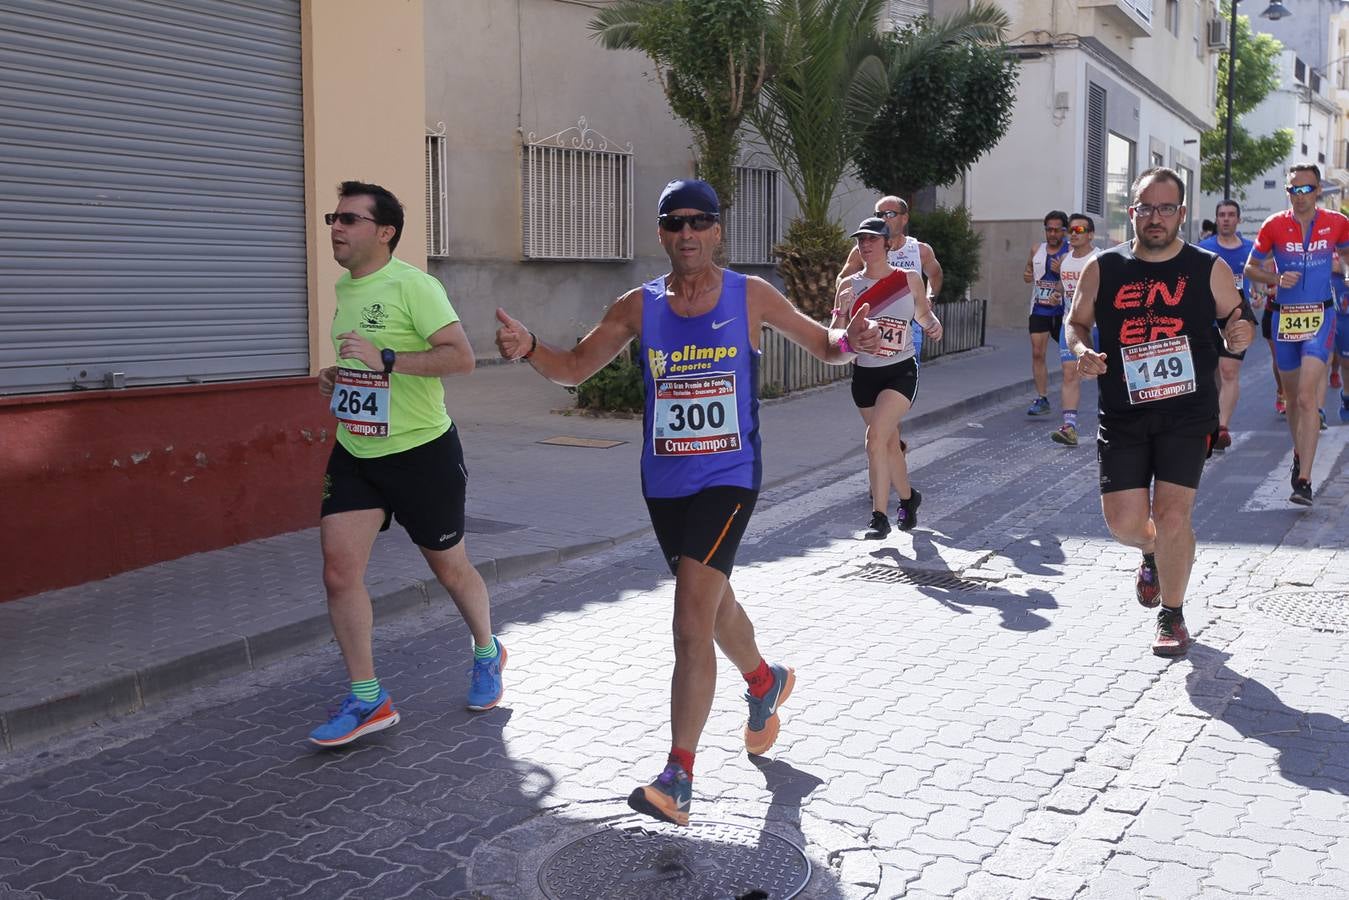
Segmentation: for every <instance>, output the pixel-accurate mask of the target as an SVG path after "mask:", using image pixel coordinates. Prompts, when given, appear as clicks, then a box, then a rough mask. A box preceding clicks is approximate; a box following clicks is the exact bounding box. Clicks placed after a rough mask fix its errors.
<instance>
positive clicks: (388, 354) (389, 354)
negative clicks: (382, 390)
mask: <svg viewBox="0 0 1349 900" xmlns="http://www.w3.org/2000/svg"><path fill="white" fill-rule="evenodd" d="M379 358H380V359H381V360H383V361H384V374H385V375H388V374H389V373H390V372H392V371H393V364H394V362H395V361H396V360H397V359H398V354H397V353H394V352H393V350H391V349H390V348H388V347H385V348H384V349H383V350H381V351H379Z"/></svg>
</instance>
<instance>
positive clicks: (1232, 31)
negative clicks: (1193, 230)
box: [1223, 0, 1293, 200]
mask: <svg viewBox="0 0 1349 900" xmlns="http://www.w3.org/2000/svg"><path fill="white" fill-rule="evenodd" d="M1230 2H1231V4H1232V5H1231V8H1230V12H1231V20H1230V21H1229V23H1228V28H1227V31H1228V34H1227V40H1228V45H1227V149H1226V151H1225V152H1224V153H1223V199H1224V200H1231V199H1232V91H1233V89H1234V88H1235V84H1234V83H1233V82H1234V79H1235V74H1234V73H1235V72H1236V66H1237V4H1238V3H1240V2H1241V0H1230ZM1292 14H1293V12H1292V10H1290V9H1289V8H1288V7H1286V6H1284V5H1283V4H1282V3H1280V2H1279V0H1271V3H1270V4H1269V6H1268V7H1267V8H1266V9H1265V11H1264V12H1262V13H1261V14H1260V16H1261V17H1262V18H1265V19H1269V20H1270V21H1272V22H1277V21H1279V20H1280V19H1282V18H1283V17H1284V16H1291V15H1292Z"/></svg>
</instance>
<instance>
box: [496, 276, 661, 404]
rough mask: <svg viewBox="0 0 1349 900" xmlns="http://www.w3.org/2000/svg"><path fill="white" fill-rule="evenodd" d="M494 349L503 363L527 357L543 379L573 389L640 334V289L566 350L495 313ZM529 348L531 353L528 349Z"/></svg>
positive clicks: (502, 313) (501, 311)
mask: <svg viewBox="0 0 1349 900" xmlns="http://www.w3.org/2000/svg"><path fill="white" fill-rule="evenodd" d="M497 321H499V322H500V323H501V327H500V328H498V329H497V337H496V342H497V349H498V350H500V351H501V355H502V357H503V358H505V359H523V358H525V357H526V356H528V357H529V364H530V365H532V366H533V367H534V369H535V370H536V371H537V372H538V373H539V374H540V375H542V376H543V377H544V378H547V379H548V380H549V381H552V382H555V383H557V384H560V385H564V386H566V387H575V386H576V385H578V384H580V383H581V382H583V381H585V380H586V379H587V378H589V377H590V376H591V375H594V374H595V373H596V372H598V371H599V370H600V369H602V368H604V367H605V366H606V365H608V363H609V361H610V360H612V359H613V358H614V357H615V356H617V355H618V354H619V353H621V352H622V351H623V348H624V347H626V346H627V345H628V342H629V341H631V340H632V339H633V338H635V337H636V336H637V335H638V334H640V333H641V330H642V289H641V288H633V289H632V290H630V291H628V292H627V293H626V294H624V295H623V296H622V297H619V298H618V299H617V300H616V301H614V303H613V304H612V305H611V306H610V307H609V308H608V309H607V310H605V311H604V317H603V318H601V319H600V323H599V324H598V325H596V326H595V327H594V328H592V329H591V330H590V333H589V334H587V335H586V336H585V337H583V338H581V341H580V343H578V344H577V345H576V346H575V347H572V348H570V349H568V350H559V349H557V348H556V347H552V346H549V345H548V344H545V343H544V342H543V341H540V340H538V339H537V338H536V337H535V335H534V334H533V333H532V332H531V331H530V330H529V329H528V328H526V327H525V326H524V323H522V322H520V321H518V320H517V319H513V318H511V317H510V315H508V314H507V313H506V311H505V310H504V309H500V308H498V309H497ZM531 347H532V348H533V350H532V351H531V349H530V348H531Z"/></svg>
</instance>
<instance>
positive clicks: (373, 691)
mask: <svg viewBox="0 0 1349 900" xmlns="http://www.w3.org/2000/svg"><path fill="white" fill-rule="evenodd" d="M351 692H352V693H353V694H355V695H356V699H357V700H359V701H361V702H362V703H374V702H375V701H376V700H378V699H379V679H378V678H371V679H370V680H369V681H353V682H352V683H351Z"/></svg>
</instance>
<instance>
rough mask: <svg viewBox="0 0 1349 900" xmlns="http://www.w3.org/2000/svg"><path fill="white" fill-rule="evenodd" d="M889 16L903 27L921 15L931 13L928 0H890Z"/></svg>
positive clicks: (887, 11)
mask: <svg viewBox="0 0 1349 900" xmlns="http://www.w3.org/2000/svg"><path fill="white" fill-rule="evenodd" d="M886 13H887V17H888V18H889V19H890V21H892V22H894V23H895V25H897V26H899V27H901V28H902V27H903V26H905V25H908V24H909V23H910V22H912V21H913V20H914V19H917V18H918V17H919V16H926V15H931V13H932V10H931V9H929V8H928V0H890V3H889V9H887V10H886Z"/></svg>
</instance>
